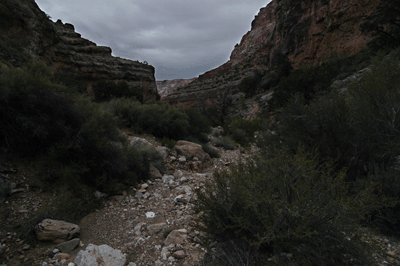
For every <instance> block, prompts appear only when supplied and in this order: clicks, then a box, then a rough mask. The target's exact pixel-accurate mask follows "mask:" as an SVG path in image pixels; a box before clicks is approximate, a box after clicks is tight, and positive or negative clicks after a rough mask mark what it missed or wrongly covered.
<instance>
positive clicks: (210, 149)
mask: <svg viewBox="0 0 400 266" xmlns="http://www.w3.org/2000/svg"><path fill="white" fill-rule="evenodd" d="M201 147H202V148H203V151H205V152H206V153H208V155H210V157H211V158H220V157H221V155H220V154H219V152H218V150H217V149H214V148H213V147H211V146H210V145H207V144H202V145H201Z"/></svg>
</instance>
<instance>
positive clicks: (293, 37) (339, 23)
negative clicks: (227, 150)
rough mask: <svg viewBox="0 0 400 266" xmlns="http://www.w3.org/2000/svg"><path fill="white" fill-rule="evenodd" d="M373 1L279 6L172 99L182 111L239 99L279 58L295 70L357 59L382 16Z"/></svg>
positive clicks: (293, 1)
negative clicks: (365, 27)
mask: <svg viewBox="0 0 400 266" xmlns="http://www.w3.org/2000/svg"><path fill="white" fill-rule="evenodd" d="M378 4H379V0H378V1H371V0H301V1H299V0H273V1H271V2H270V3H269V4H268V5H267V6H266V7H265V8H262V9H261V10H260V12H259V14H258V15H257V16H256V17H255V19H254V20H253V22H252V28H251V30H250V31H249V32H248V33H246V34H245V35H244V36H243V38H242V40H241V42H240V44H237V45H236V46H235V48H234V50H233V51H232V54H231V56H230V60H229V61H228V62H227V63H225V64H224V65H222V66H220V67H218V68H216V69H214V70H211V71H209V72H207V73H205V74H203V75H201V76H200V77H199V78H198V80H196V81H194V82H192V83H190V84H189V85H187V86H184V87H182V88H180V89H179V90H178V91H176V92H175V93H173V94H171V95H169V96H167V97H166V98H165V101H167V102H170V103H172V104H175V105H178V106H199V105H204V104H205V103H208V104H213V103H215V101H214V100H213V99H217V98H218V97H221V95H224V93H222V92H226V91H228V92H229V93H230V94H231V95H232V94H233V95H235V94H237V93H238V92H239V91H238V84H239V83H240V81H241V80H242V79H243V78H245V77H248V76H249V75H253V73H254V72H255V71H256V70H263V71H268V70H269V69H270V68H271V67H272V62H273V60H274V58H275V57H276V55H277V54H284V55H286V56H287V57H288V59H289V60H290V61H291V63H292V64H293V66H294V67H300V66H302V65H304V64H319V63H321V62H322V61H323V59H324V58H327V57H329V56H330V55H331V54H332V53H334V52H335V53H337V54H342V55H351V54H354V53H357V52H358V51H360V50H361V49H362V48H363V47H365V45H366V44H367V43H368V42H369V41H370V40H371V36H368V35H364V34H362V33H361V31H360V24H361V23H362V22H363V20H364V19H365V18H366V17H367V16H368V15H370V14H371V13H373V12H374V11H375V10H376V7H377V5H378Z"/></svg>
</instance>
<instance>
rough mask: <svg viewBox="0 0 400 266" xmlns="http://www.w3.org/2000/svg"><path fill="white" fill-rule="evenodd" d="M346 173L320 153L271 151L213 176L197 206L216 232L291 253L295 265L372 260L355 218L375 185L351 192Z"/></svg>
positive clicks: (365, 208) (363, 210) (364, 209)
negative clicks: (355, 194)
mask: <svg viewBox="0 0 400 266" xmlns="http://www.w3.org/2000/svg"><path fill="white" fill-rule="evenodd" d="M345 177H346V176H345V171H344V170H343V171H339V172H336V171H335V168H334V167H333V165H332V164H331V163H324V164H321V163H320V162H319V160H318V159H317V157H316V155H314V154H310V153H306V152H303V151H301V150H300V151H299V152H298V153H297V154H295V155H291V154H290V153H288V152H286V151H283V150H269V151H268V150H266V151H265V153H263V154H261V156H259V157H257V158H255V161H254V163H248V164H240V165H238V166H235V167H232V168H231V169H230V171H229V172H220V173H217V174H215V181H213V182H211V183H209V184H208V185H207V186H206V189H205V190H204V191H201V190H199V191H197V195H198V201H197V203H196V204H197V211H201V212H202V213H203V215H202V220H203V221H204V223H205V224H206V226H207V228H208V230H209V231H210V232H211V233H212V234H215V235H216V236H219V237H222V238H229V237H231V238H235V237H236V238H241V239H243V240H245V241H246V242H248V243H249V244H251V245H253V246H255V247H256V248H261V249H266V250H272V252H273V253H274V254H280V253H282V252H284V253H292V254H293V255H294V259H293V263H294V264H293V265H346V263H350V264H351V265H367V264H369V262H370V261H368V259H371V256H370V254H368V252H367V250H366V249H364V247H363V245H362V243H361V242H360V241H357V238H356V237H354V235H355V234H356V232H357V230H356V224H355V221H358V220H360V219H361V218H362V217H363V215H364V214H365V213H366V212H367V211H369V210H370V208H371V207H372V206H369V204H370V203H372V202H373V201H374V198H372V197H370V192H371V191H370V190H366V191H360V192H359V193H357V196H349V184H347V183H346V182H345ZM353 193H355V192H354V191H353ZM349 238H352V239H351V240H350V239H349Z"/></svg>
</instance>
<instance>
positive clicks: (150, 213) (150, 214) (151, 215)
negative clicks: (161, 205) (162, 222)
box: [146, 212, 156, 218]
mask: <svg viewBox="0 0 400 266" xmlns="http://www.w3.org/2000/svg"><path fill="white" fill-rule="evenodd" d="M155 216H156V214H155V213H154V212H146V218H154V217H155Z"/></svg>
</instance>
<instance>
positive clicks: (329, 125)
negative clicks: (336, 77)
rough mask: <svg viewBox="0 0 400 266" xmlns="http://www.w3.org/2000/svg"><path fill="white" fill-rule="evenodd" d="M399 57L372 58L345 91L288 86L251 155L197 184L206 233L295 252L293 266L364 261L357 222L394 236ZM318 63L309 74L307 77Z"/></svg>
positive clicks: (398, 225) (399, 229)
mask: <svg viewBox="0 0 400 266" xmlns="http://www.w3.org/2000/svg"><path fill="white" fill-rule="evenodd" d="M399 62H400V50H397V51H393V52H392V53H391V54H389V55H385V54H382V55H379V56H378V57H377V58H375V59H374V60H373V64H372V65H371V67H370V69H369V70H366V71H364V73H363V75H362V77H361V79H360V80H355V81H354V82H352V83H351V84H350V85H349V86H348V87H347V89H345V90H334V89H332V88H328V87H324V86H323V87H321V89H320V90H318V91H319V92H318V93H312V94H308V92H309V91H308V90H306V91H304V90H298V91H295V90H293V93H291V94H290V97H288V98H287V99H286V100H285V101H286V103H282V104H281V106H282V107H280V108H278V109H276V110H275V120H276V122H275V123H272V124H270V128H269V130H268V132H273V134H271V133H267V132H266V131H265V133H266V134H264V137H263V138H262V140H261V141H259V142H258V143H257V144H258V147H259V148H260V153H259V154H258V156H256V157H255V158H254V161H250V162H247V163H241V164H239V165H238V166H235V167H233V168H232V169H231V171H229V172H222V173H218V174H216V179H215V181H214V182H211V183H209V184H208V187H207V189H206V190H203V191H198V196H199V201H198V203H197V207H198V210H199V211H202V214H203V216H202V219H203V221H204V222H205V224H206V225H207V227H208V229H209V230H210V232H211V233H213V234H215V235H217V236H219V237H222V238H223V239H232V238H233V239H236V238H239V239H242V240H244V241H245V242H247V243H248V244H249V245H252V246H254V247H255V248H256V249H258V250H260V251H269V252H272V253H273V254H280V253H290V254H294V258H296V259H295V260H294V261H291V262H290V263H294V265H317V264H318V265H366V264H367V263H369V262H368V260H369V259H371V258H370V257H368V256H367V255H366V253H368V251H367V249H366V247H365V246H363V244H362V242H359V241H358V240H359V239H358V238H357V226H359V225H360V224H364V225H369V226H373V227H375V226H376V227H377V228H379V229H380V230H384V231H387V232H390V233H391V234H398V233H400V216H399V210H400V209H399V208H400V204H399V202H400V194H399V187H400V180H399V179H398V176H399V175H400V172H399V170H400V168H399V167H398V164H399V162H398V156H399V154H400V149H399V147H400V142H399V140H400V116H399V111H400V105H399V103H400V98H399V97H400V94H399V87H400V75H399V73H400V67H399ZM323 69H324V66H322V67H321V68H320V69H319V70H321V71H312V77H314V75H319V76H318V77H317V78H312V79H311V78H310V79H309V80H311V81H312V83H313V84H316V83H315V82H316V81H318V80H324V75H325V73H326V72H325V71H322V70H323ZM301 71H302V73H303V75H306V74H307V73H308V74H310V73H311V72H309V71H308V69H305V70H304V69H303V70H301ZM295 75H296V76H297V73H296V74H295ZM296 76H294V77H296ZM294 77H291V76H290V75H289V76H288V78H289V80H290V79H294ZM299 78H301V79H302V80H303V79H306V80H308V77H307V76H306V77H304V76H301V77H300V76H299ZM328 83H329V82H323V83H321V84H328ZM310 86H311V85H310ZM291 87H292V88H294V87H295V86H294V85H293V84H292V86H291ZM307 88H308V87H306V89H307ZM349 239H351V241H349ZM284 259H287V258H286V257H285V258H284ZM365 260H367V261H365ZM281 263H284V261H281Z"/></svg>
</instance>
